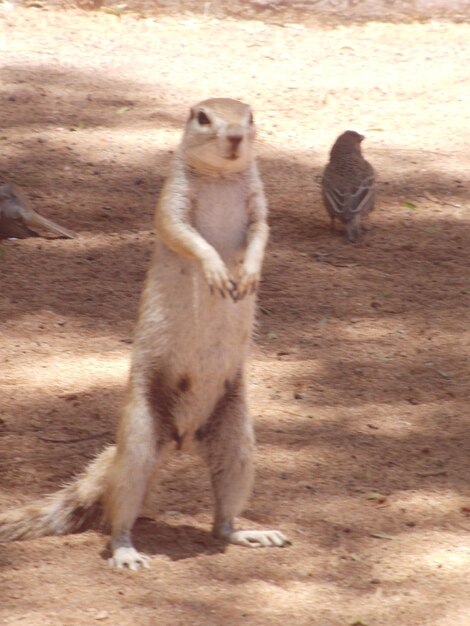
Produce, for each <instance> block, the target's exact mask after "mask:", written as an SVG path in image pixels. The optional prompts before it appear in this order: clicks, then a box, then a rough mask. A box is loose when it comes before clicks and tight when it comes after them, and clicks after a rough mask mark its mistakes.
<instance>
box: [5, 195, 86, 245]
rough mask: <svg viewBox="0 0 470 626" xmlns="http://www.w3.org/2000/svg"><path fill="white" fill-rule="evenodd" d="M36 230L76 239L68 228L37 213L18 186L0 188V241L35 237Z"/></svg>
mask: <svg viewBox="0 0 470 626" xmlns="http://www.w3.org/2000/svg"><path fill="white" fill-rule="evenodd" d="M36 230H51V231H52V232H54V233H56V234H57V235H61V236H62V237H67V238H68V239H73V238H74V237H75V233H74V232H72V231H71V230H69V229H68V228H64V227H63V226H60V224H57V223H56V222H53V221H52V220H49V219H47V217H43V216H42V215H39V213H36V211H35V210H34V209H33V208H32V207H31V205H30V203H29V202H28V200H27V198H26V196H25V195H24V193H23V192H22V191H21V189H20V188H19V187H18V185H13V184H12V183H6V184H5V185H2V186H0V239H6V238H17V239H24V238H25V237H35V236H36V234H37V233H36Z"/></svg>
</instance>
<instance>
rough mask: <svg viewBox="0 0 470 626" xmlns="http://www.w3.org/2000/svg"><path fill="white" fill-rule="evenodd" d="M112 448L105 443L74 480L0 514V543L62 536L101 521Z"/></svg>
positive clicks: (113, 457)
mask: <svg viewBox="0 0 470 626" xmlns="http://www.w3.org/2000/svg"><path fill="white" fill-rule="evenodd" d="M115 456H116V447H115V446H108V447H107V448H105V449H104V450H103V452H101V454H100V455H99V456H98V457H97V458H96V459H95V460H94V461H93V462H92V463H90V465H89V466H88V467H87V468H86V470H85V471H84V472H83V474H82V475H81V476H78V477H77V479H76V480H75V481H73V482H72V483H70V484H69V485H67V486H66V487H64V488H63V489H61V490H60V491H57V492H56V493H53V494H51V495H49V496H47V497H46V498H44V499H43V500H39V501H37V502H33V503H32V504H27V505H25V506H22V507H19V508H16V509H12V510H11V511H6V512H5V513H1V514H0V542H7V541H16V540H20V539H33V538H35V537H44V536H46V535H65V534H68V533H73V532H77V531H80V530H85V528H88V527H90V525H91V524H92V523H94V522H96V521H101V520H102V515H103V507H102V501H103V496H104V494H105V493H106V491H107V488H108V484H109V477H110V473H111V468H112V466H113V463H114V459H115Z"/></svg>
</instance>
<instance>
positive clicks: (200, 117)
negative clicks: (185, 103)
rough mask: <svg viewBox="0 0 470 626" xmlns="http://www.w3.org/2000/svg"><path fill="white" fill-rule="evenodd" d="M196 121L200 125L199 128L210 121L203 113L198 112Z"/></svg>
mask: <svg viewBox="0 0 470 626" xmlns="http://www.w3.org/2000/svg"><path fill="white" fill-rule="evenodd" d="M197 121H198V122H199V124H201V126H205V125H206V124H210V123H211V121H210V119H209V118H208V117H207V115H206V114H205V113H204V111H199V113H198V116H197Z"/></svg>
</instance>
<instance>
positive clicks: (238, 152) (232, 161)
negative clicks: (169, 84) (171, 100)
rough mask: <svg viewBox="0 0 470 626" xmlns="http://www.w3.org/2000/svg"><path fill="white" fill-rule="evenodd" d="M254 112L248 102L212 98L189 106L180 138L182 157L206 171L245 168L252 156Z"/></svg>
mask: <svg viewBox="0 0 470 626" xmlns="http://www.w3.org/2000/svg"><path fill="white" fill-rule="evenodd" d="M255 134H256V132H255V125H254V119H253V113H252V110H251V108H250V106H248V105H247V104H244V103H243V102H240V101H238V100H232V99H230V98H211V99H209V100H203V101H202V102H199V103H198V104H196V105H195V106H193V107H191V110H190V113H189V117H188V120H187V122H186V127H185V131H184V136H183V142H182V151H183V154H184V158H185V161H186V162H187V163H188V164H189V165H190V166H192V167H193V168H194V169H196V170H199V171H201V172H205V173H206V172H207V173H214V174H217V173H220V174H224V173H232V172H241V171H243V170H245V169H246V168H247V167H248V165H249V164H250V163H251V161H252V160H253V143H254V138H255Z"/></svg>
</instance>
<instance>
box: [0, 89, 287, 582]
mask: <svg viewBox="0 0 470 626" xmlns="http://www.w3.org/2000/svg"><path fill="white" fill-rule="evenodd" d="M254 139H255V125H254V121H253V114H252V111H251V108H250V107H249V106H248V105H246V104H244V103H242V102H239V101H237V100H232V99H228V98H213V99H209V100H204V101H203V102H200V103H199V104H197V105H195V106H194V107H192V108H191V111H190V115H189V118H188V120H187V123H186V127H185V131H184V134H183V138H182V141H181V144H180V146H179V148H178V151H177V153H176V155H175V159H174V161H173V164H172V168H171V172H170V175H169V177H168V179H167V180H166V182H165V185H164V187H163V190H162V192H161V195H160V198H159V202H158V206H157V209H156V213H155V230H156V234H157V237H156V243H155V249H154V253H153V258H152V261H151V264H150V269H149V271H148V275H147V279H146V283H145V286H144V290H143V294H142V300H141V304H140V310H139V316H138V321H137V326H136V330H135V337H134V342H133V348H132V357H131V370H130V376H129V383H128V387H127V393H126V399H125V403H124V407H123V410H122V413H121V416H120V422H119V427H118V432H117V443H116V445H115V446H109V447H107V448H106V449H105V450H104V451H103V452H102V453H101V454H100V455H99V456H98V457H97V458H96V459H95V460H94V461H93V462H92V463H91V464H90V465H89V466H88V468H87V469H86V470H85V472H84V473H83V474H82V475H81V476H79V477H78V478H77V479H76V480H75V481H74V482H72V483H71V484H70V485H68V486H66V487H65V488H64V489H62V490H60V491H58V492H57V493H55V494H52V495H50V496H48V497H47V498H46V499H45V500H43V501H40V502H37V503H34V504H31V505H26V506H24V507H22V508H19V509H14V510H12V511H9V512H6V513H3V514H1V515H0V541H11V540H15V539H27V538H32V537H39V536H43V535H52V534H57V535H59V534H65V533H69V532H73V531H77V530H80V529H82V528H85V527H86V526H87V525H89V524H90V522H91V521H92V520H93V519H95V518H96V517H97V515H100V513H101V511H104V516H105V519H106V520H107V522H109V524H110V526H111V549H112V558H111V559H110V563H111V565H114V566H116V567H119V568H121V567H125V566H127V567H129V568H130V569H133V570H134V569H138V568H139V566H147V565H148V557H147V556H144V555H142V554H139V553H138V552H137V551H136V550H135V548H134V546H133V544H132V539H131V531H132V527H133V525H134V522H135V520H136V518H137V516H138V514H139V511H140V508H141V505H142V502H143V500H144V497H145V495H146V492H147V490H148V488H149V485H150V482H151V478H152V476H153V475H154V473H155V471H156V469H157V468H158V467H159V466H161V464H162V463H163V462H164V461H165V460H166V459H167V458H168V456H169V454H170V453H171V452H174V451H176V450H189V451H195V452H198V453H199V454H201V455H202V457H203V458H204V459H205V461H206V462H207V465H208V467H209V471H210V476H211V482H212V487H213V491H214V496H215V514H214V524H213V534H214V535H215V536H216V537H219V538H222V539H224V540H226V541H227V542H230V543H234V544H240V545H244V546H249V547H258V546H284V545H287V544H288V543H289V542H288V540H287V539H286V537H285V536H284V535H283V534H282V533H281V532H279V531H276V530H237V529H235V527H234V519H235V517H236V516H237V515H238V514H239V513H240V512H241V511H242V509H243V507H244V505H245V502H246V500H247V498H248V496H249V494H250V492H251V487H252V483H253V456H254V447H255V443H254V434H253V427H252V422H251V418H250V416H249V413H248V409H247V404H246V384H245V372H244V364H245V360H246V358H247V353H248V349H249V346H250V342H251V336H252V332H253V324H254V316H255V300H256V290H257V286H258V282H259V280H260V273H261V266H262V262H263V256H264V249H265V246H266V242H267V239H268V225H267V221H266V219H267V206H266V199H265V196H264V191H263V186H262V183H261V180H260V177H259V173H258V168H257V165H256V161H255V156H254V152H253V144H254Z"/></svg>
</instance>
